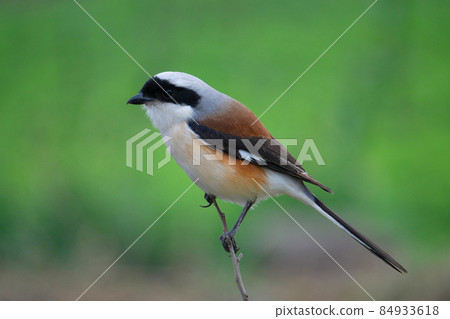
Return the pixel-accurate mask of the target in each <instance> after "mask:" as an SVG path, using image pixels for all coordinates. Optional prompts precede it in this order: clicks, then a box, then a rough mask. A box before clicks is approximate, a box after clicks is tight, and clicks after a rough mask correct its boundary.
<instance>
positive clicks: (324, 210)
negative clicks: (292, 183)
mask: <svg viewBox="0 0 450 319" xmlns="http://www.w3.org/2000/svg"><path fill="white" fill-rule="evenodd" d="M309 195H311V196H312V199H313V200H314V203H315V204H316V205H317V206H313V207H314V208H315V209H316V210H317V211H318V212H319V213H321V214H322V215H324V216H325V217H327V218H328V219H329V220H331V221H332V222H333V223H335V224H336V225H337V226H339V227H340V228H342V229H343V230H345V231H346V232H347V233H348V234H349V235H350V236H352V237H353V238H354V239H355V240H356V241H357V242H359V243H360V244H361V245H363V246H364V247H366V248H367V249H368V250H369V251H370V252H371V253H373V254H374V255H376V256H378V257H380V258H381V259H382V260H384V261H385V262H386V263H387V264H389V265H390V266H391V267H392V268H394V269H395V270H397V271H398V272H400V273H407V272H408V271H407V270H406V269H405V268H404V267H403V266H402V265H400V264H399V263H398V262H397V261H395V259H394V258H392V257H391V256H390V255H389V254H388V253H386V252H385V251H384V250H383V249H381V248H380V247H378V246H377V245H376V244H374V243H373V242H372V241H371V240H370V239H368V238H367V237H366V236H364V235H363V234H361V233H360V232H358V231H357V230H356V229H354V228H353V227H352V226H350V225H349V224H347V222H346V221H344V220H343V219H342V218H341V217H339V216H338V215H337V214H336V213H335V212H333V211H332V210H331V209H330V208H328V207H327V206H326V205H325V204H324V203H322V202H321V201H320V200H319V199H318V198H317V197H316V196H315V195H314V194H312V193H311V192H309Z"/></svg>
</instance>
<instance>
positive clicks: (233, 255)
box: [213, 199, 248, 301]
mask: <svg viewBox="0 0 450 319" xmlns="http://www.w3.org/2000/svg"><path fill="white" fill-rule="evenodd" d="M213 203H214V206H215V207H216V209H217V212H218V213H219V216H220V220H221V221H222V225H223V232H224V233H228V225H227V221H226V218H225V214H224V213H222V211H221V210H220V208H219V205H217V202H216V200H215V199H213ZM227 242H228V249H229V250H230V254H231V259H232V260H233V267H234V277H235V279H236V284H237V286H238V288H239V291H240V292H241V296H242V300H244V301H248V295H247V292H246V291H245V288H244V283H243V282H242V276H241V271H240V269H239V261H240V260H241V258H242V256H243V255H242V254H240V255H239V257H238V258H236V252H235V251H234V247H233V243H232V242H231V239H230V237H227Z"/></svg>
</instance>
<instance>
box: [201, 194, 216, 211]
mask: <svg viewBox="0 0 450 319" xmlns="http://www.w3.org/2000/svg"><path fill="white" fill-rule="evenodd" d="M205 200H206V201H207V202H208V205H204V206H203V205H200V207H203V208H208V207H209V206H211V205H212V204H213V203H214V201H215V200H216V196H214V195H209V194H206V193H205Z"/></svg>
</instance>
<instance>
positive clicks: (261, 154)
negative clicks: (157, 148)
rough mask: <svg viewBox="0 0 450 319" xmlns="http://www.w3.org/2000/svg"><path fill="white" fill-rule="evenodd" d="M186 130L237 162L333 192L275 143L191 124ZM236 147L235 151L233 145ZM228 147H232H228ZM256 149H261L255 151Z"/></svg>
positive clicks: (274, 141) (274, 140)
mask: <svg viewBox="0 0 450 319" xmlns="http://www.w3.org/2000/svg"><path fill="white" fill-rule="evenodd" d="M188 126H189V127H190V128H191V130H192V131H193V132H194V133H195V134H196V135H197V136H198V137H199V138H201V139H202V140H204V141H205V143H206V144H208V145H209V146H210V147H211V148H214V149H216V148H217V149H220V150H222V151H223V152H225V153H227V154H228V155H231V156H234V157H236V158H237V159H241V160H246V161H249V162H250V163H252V164H255V165H259V166H264V167H267V168H268V169H271V170H273V171H277V172H280V173H283V174H286V175H289V176H292V177H295V178H298V179H300V180H301V181H305V182H308V183H311V184H313V185H316V186H319V187H320V188H322V189H323V190H325V191H327V192H329V193H332V190H331V189H330V188H328V187H327V186H325V185H323V184H322V183H320V182H318V181H317V180H315V179H314V178H313V177H311V176H310V175H309V174H308V173H307V172H306V171H305V170H304V169H303V167H302V166H301V165H300V164H299V163H298V162H297V160H296V159H295V157H294V156H292V155H291V154H290V153H289V152H288V151H287V150H286V148H285V147H284V146H283V145H281V143H280V142H278V141H277V140H276V139H268V138H261V137H256V136H252V137H246V138H242V137H239V136H236V135H233V134H227V133H223V132H220V131H217V130H214V129H212V128H210V127H208V126H206V125H202V124H199V123H196V122H194V121H190V122H189V123H188ZM233 143H235V144H236V145H235V147H234V145H233ZM230 146H231V147H230ZM255 146H260V147H259V148H256V149H255Z"/></svg>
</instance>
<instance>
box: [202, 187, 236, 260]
mask: <svg viewBox="0 0 450 319" xmlns="http://www.w3.org/2000/svg"><path fill="white" fill-rule="evenodd" d="M205 198H206V196H205ZM212 203H213V204H214V207H216V209H217V212H218V213H219V217H220V220H221V221H222V226H223V234H222V235H220V237H219V239H220V241H221V242H222V246H223V248H224V249H225V251H226V252H228V253H229V252H230V248H229V245H228V244H229V243H230V244H231V245H232V246H233V249H234V251H235V252H236V251H238V249H239V248H238V247H237V244H236V242H235V241H234V238H232V237H231V236H228V234H229V231H228V225H227V220H226V218H225V214H224V213H223V212H222V211H221V210H220V208H219V205H218V204H217V202H216V198H215V197H213V198H212ZM228 239H230V241H229V242H228Z"/></svg>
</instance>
